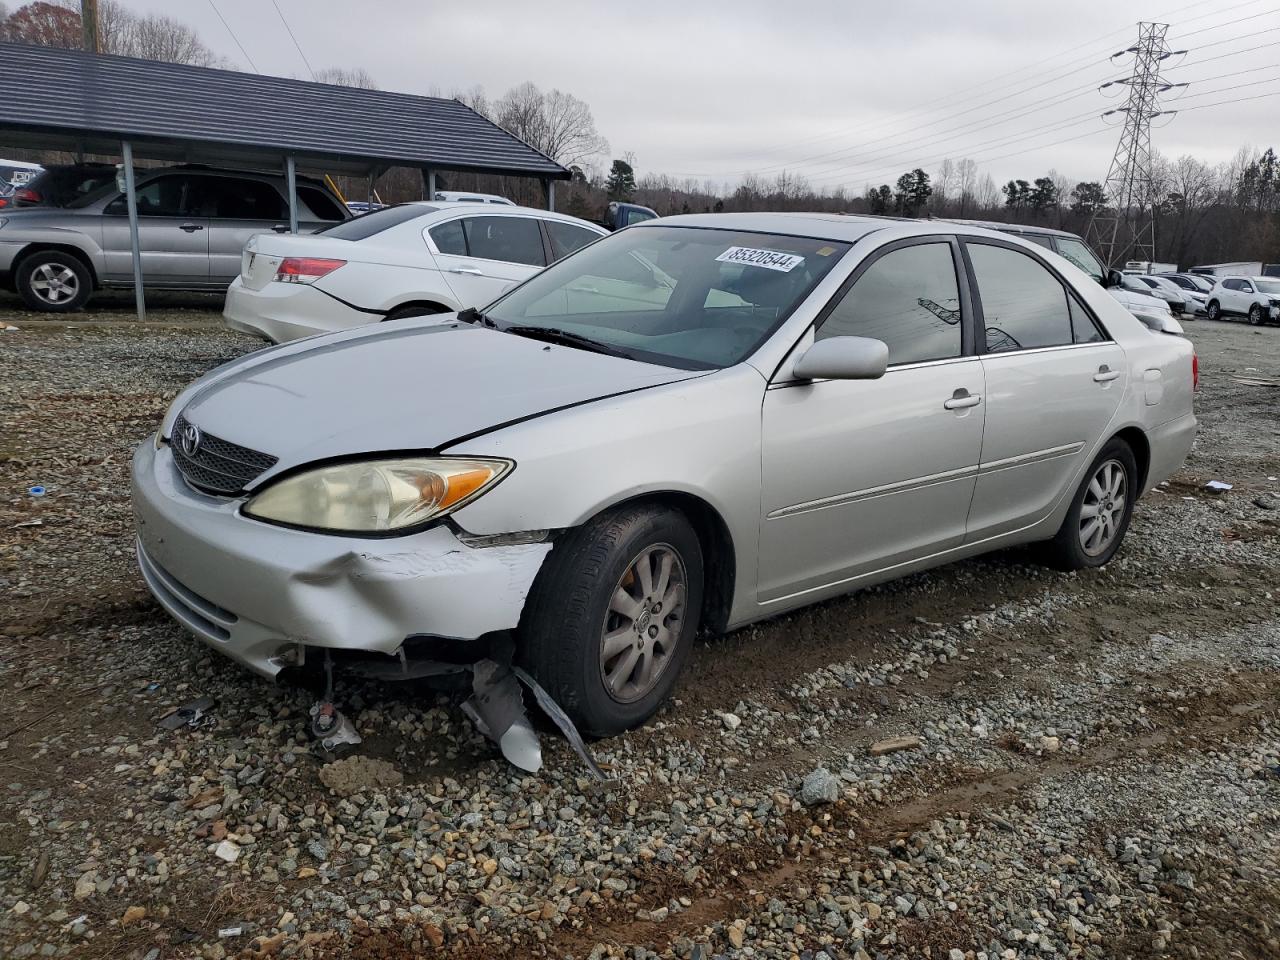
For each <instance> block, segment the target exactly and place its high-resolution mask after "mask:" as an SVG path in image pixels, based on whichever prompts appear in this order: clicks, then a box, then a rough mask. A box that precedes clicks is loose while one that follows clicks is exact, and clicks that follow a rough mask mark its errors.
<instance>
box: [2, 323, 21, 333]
mask: <svg viewBox="0 0 1280 960" xmlns="http://www.w3.org/2000/svg"><path fill="white" fill-rule="evenodd" d="M4 332H5V333H17V332H18V328H17V327H15V326H14V325H13V324H11V323H7V324H5V327H4Z"/></svg>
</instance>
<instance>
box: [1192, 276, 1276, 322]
mask: <svg viewBox="0 0 1280 960" xmlns="http://www.w3.org/2000/svg"><path fill="white" fill-rule="evenodd" d="M1205 310H1206V312H1207V314H1208V317H1209V319H1210V320H1219V319H1225V318H1226V317H1232V316H1235V317H1248V318H1249V322H1250V323H1252V324H1253V325H1254V326H1255V327H1256V326H1259V325H1260V324H1263V323H1280V277H1224V278H1223V279H1221V280H1219V281H1218V282H1217V283H1216V284H1215V285H1214V288H1213V289H1212V290H1211V291H1209V302H1208V304H1207V305H1206V307H1205Z"/></svg>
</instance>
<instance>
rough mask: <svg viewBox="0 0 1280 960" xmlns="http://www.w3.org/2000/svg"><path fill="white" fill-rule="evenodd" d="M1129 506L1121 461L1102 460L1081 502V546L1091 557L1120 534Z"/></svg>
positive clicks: (1100, 551)
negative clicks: (1121, 524) (1125, 512)
mask: <svg viewBox="0 0 1280 960" xmlns="http://www.w3.org/2000/svg"><path fill="white" fill-rule="evenodd" d="M1127 506H1128V478H1127V477H1126V475H1125V470H1124V465H1123V464H1121V463H1120V461H1119V460H1107V461H1105V462H1104V463H1102V464H1101V465H1100V466H1099V467H1098V469H1097V470H1096V471H1095V472H1094V474H1093V479H1092V480H1090V481H1089V486H1088V489H1086V490H1085V494H1084V502H1083V503H1081V504H1080V547H1081V549H1082V550H1084V552H1085V553H1087V554H1088V555H1089V556H1091V557H1096V556H1099V555H1100V554H1102V553H1105V552H1106V550H1107V548H1108V547H1110V546H1111V544H1112V542H1113V541H1114V540H1115V539H1116V537H1117V536H1119V534H1120V523H1121V521H1122V520H1123V519H1124V511H1125V508H1126V507H1127Z"/></svg>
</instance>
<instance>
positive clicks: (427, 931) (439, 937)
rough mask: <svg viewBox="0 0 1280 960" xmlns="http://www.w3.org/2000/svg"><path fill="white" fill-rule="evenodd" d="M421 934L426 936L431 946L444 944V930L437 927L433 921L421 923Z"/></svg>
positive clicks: (438, 946)
mask: <svg viewBox="0 0 1280 960" xmlns="http://www.w3.org/2000/svg"><path fill="white" fill-rule="evenodd" d="M422 934H423V936H425V937H426V938H427V942H428V943H430V944H431V945H432V946H433V947H436V948H437V949H439V948H440V947H442V946H444V931H443V930H441V929H440V928H439V927H437V926H436V925H435V924H434V923H425V924H423V925H422Z"/></svg>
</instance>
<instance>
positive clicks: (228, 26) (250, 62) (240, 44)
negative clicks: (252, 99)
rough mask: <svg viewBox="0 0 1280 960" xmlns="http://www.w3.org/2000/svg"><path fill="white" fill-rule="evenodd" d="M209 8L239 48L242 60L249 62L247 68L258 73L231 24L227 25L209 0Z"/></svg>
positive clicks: (255, 65)
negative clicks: (242, 56)
mask: <svg viewBox="0 0 1280 960" xmlns="http://www.w3.org/2000/svg"><path fill="white" fill-rule="evenodd" d="M209 6H211V7H213V12H214V13H216V14H217V15H218V19H219V20H221V21H222V25H223V26H224V27H226V28H227V33H229V34H231V39H232V40H234V41H235V44H236V46H237V47H239V48H240V52H241V53H242V54H244V58H245V59H246V60H247V61H249V67H250V68H251V69H252V70H253V72H254V73H258V72H259V71H258V66H257V64H255V63H254V62H253V57H251V56H249V51H248V50H246V49H245V48H244V44H242V43H241V42H240V38H239V37H237V36H236V32H235V31H234V30H232V29H231V24H229V23H227V18H226V17H224V16H223V15H222V11H221V10H219V9H218V5H217V4H216V3H214V2H213V0H209Z"/></svg>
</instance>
